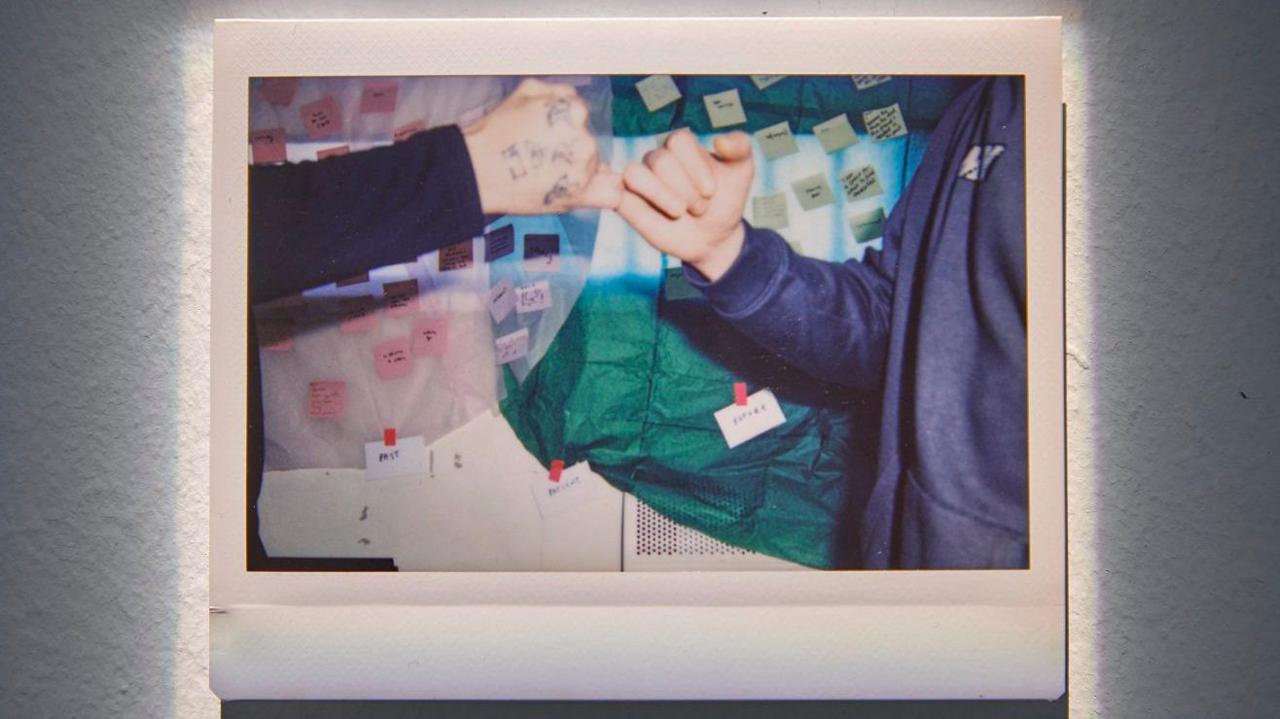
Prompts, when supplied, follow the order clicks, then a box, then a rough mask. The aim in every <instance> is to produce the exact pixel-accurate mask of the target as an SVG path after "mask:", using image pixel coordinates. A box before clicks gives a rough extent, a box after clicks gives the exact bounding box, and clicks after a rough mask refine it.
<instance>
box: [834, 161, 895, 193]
mask: <svg viewBox="0 0 1280 719" xmlns="http://www.w3.org/2000/svg"><path fill="white" fill-rule="evenodd" d="M840 186H841V187H843V188H844V196H845V198H846V199H848V200H850V201H853V200H861V199H862V198H864V197H875V196H876V195H881V194H884V188H883V187H881V186H880V180H879V179H878V178H877V177H876V168H874V167H872V166H871V165H863V166H862V167H855V168H853V169H852V170H847V171H845V172H844V173H842V174H841V175H840Z"/></svg>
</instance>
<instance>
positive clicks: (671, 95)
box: [636, 75, 681, 112]
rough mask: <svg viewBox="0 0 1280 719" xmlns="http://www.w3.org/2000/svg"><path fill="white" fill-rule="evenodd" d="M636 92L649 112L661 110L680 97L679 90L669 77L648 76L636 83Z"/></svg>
mask: <svg viewBox="0 0 1280 719" xmlns="http://www.w3.org/2000/svg"><path fill="white" fill-rule="evenodd" d="M636 91H638V92H639V93H640V99H641V100H643V101H644V106H645V108H646V109H648V110H649V112H653V111H655V110H661V109H662V108H664V107H666V106H667V105H670V104H671V103H673V102H675V101H676V100H679V99H680V97H681V95H680V88H678V87H676V81H675V80H673V79H671V76H670V75H650V76H649V77H646V78H645V79H643V80H641V81H640V82H637V83H636Z"/></svg>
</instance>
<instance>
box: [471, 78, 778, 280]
mask: <svg viewBox="0 0 1280 719" xmlns="http://www.w3.org/2000/svg"><path fill="white" fill-rule="evenodd" d="M588 114H589V113H588V110H587V105H586V103H585V102H583V100H582V98H581V97H579V96H578V94H577V92H576V91H575V90H574V89H573V88H572V87H571V86H568V85H555V84H549V83H544V82H541V81H539V80H534V79H529V80H525V81H524V82H522V83H521V84H520V86H519V87H518V88H516V90H515V92H514V93H512V94H511V95H510V96H509V97H507V98H506V99H505V100H503V102H502V103H501V104H499V105H498V106H497V107H496V108H495V109H494V110H493V112H491V113H489V114H488V115H486V116H485V117H484V118H482V119H481V120H480V121H478V122H477V123H475V124H474V125H471V126H469V127H467V128H464V129H463V137H464V139H465V141H466V144H467V151H468V153H469V154H470V155H471V162H472V168H473V170H474V172H475V175H476V184H477V186H478V187H479V190H480V204H481V207H482V209H483V210H484V212H485V213H486V214H516V215H529V214H542V213H548V212H564V211H566V210H571V209H574V208H580V207H584V208H597V209H610V210H616V211H617V212H618V214H620V215H621V216H622V217H623V219H625V220H626V221H627V222H628V223H630V224H631V226H632V227H633V228H635V230H636V232H637V233H639V234H640V236H641V237H643V238H644V239H645V241H647V242H648V243H649V244H651V245H653V246H654V247H655V248H656V249H658V250H659V251H661V252H665V253H667V254H670V255H673V256H675V257H678V258H679V259H680V260H682V261H683V262H685V263H688V264H690V265H692V266H693V267H694V268H696V269H697V270H698V271H699V272H701V273H702V274H703V275H705V276H706V277H707V278H708V279H709V280H711V281H715V280H716V279H719V277H720V276H721V275H723V274H724V272H725V271H726V270H728V269H729V266H730V265H732V264H733V261H734V259H735V258H737V256H738V253H739V252H740V251H741V248H742V242H743V239H744V227H743V224H742V211H743V208H744V207H745V205H746V201H747V195H748V193H749V192H750V190H751V180H752V176H753V174H754V172H755V164H754V161H753V160H752V157H751V140H750V138H748V137H747V135H746V134H745V133H742V132H733V133H729V134H726V135H721V136H718V137H716V138H715V141H714V143H713V144H714V149H715V152H714V153H711V152H707V150H705V149H704V148H703V147H702V146H701V145H700V144H698V141H697V139H696V138H695V137H694V136H693V133H692V132H690V131H689V130H687V129H680V130H676V131H675V132H672V133H671V134H670V135H669V136H668V137H667V140H666V143H665V144H664V146H663V147H661V148H659V149H656V150H653V151H652V152H649V153H647V154H646V155H645V156H644V158H643V160H642V161H640V162H635V163H632V164H630V165H628V166H627V167H626V168H625V169H624V170H623V171H622V172H621V173H617V172H615V171H613V170H611V169H610V168H608V167H607V166H604V165H602V164H601V163H600V161H599V154H598V152H597V148H596V141H595V138H594V137H593V136H592V135H591V132H590V129H589V128H588V126H587V116H588Z"/></svg>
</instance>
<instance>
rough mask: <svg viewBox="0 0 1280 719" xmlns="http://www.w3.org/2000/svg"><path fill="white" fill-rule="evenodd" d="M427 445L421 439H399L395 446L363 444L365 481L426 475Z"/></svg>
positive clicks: (380, 443) (376, 443)
mask: <svg viewBox="0 0 1280 719" xmlns="http://www.w3.org/2000/svg"><path fill="white" fill-rule="evenodd" d="M426 447H427V445H426V442H424V441H423V440H422V437H400V438H398V439H397V440H396V443H395V446H393V447H388V446H387V445H385V444H383V443H382V442H365V443H364V476H365V479H390V478H392V477H404V476H409V475H419V474H426V471H427V463H426V457H427V449H426Z"/></svg>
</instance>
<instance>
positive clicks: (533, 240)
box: [524, 235, 560, 272]
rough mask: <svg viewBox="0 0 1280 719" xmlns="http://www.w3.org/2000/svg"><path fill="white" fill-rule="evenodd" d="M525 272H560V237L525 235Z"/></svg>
mask: <svg viewBox="0 0 1280 719" xmlns="http://www.w3.org/2000/svg"><path fill="white" fill-rule="evenodd" d="M524 269H525V271H526V272H559V271H560V235H525V236H524Z"/></svg>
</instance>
